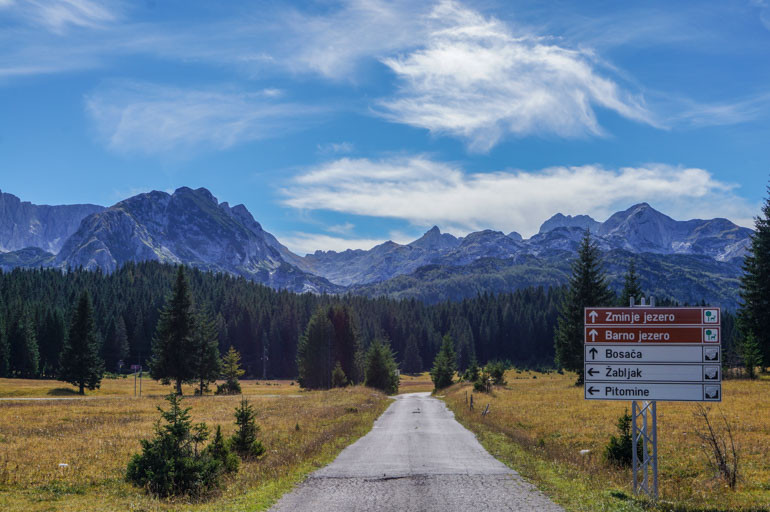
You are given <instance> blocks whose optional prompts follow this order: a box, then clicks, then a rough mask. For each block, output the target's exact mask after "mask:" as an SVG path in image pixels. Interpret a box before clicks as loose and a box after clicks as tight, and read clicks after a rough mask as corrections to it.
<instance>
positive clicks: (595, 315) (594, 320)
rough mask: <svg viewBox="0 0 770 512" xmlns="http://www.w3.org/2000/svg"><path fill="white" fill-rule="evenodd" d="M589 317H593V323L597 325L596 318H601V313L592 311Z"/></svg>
mask: <svg viewBox="0 0 770 512" xmlns="http://www.w3.org/2000/svg"><path fill="white" fill-rule="evenodd" d="M588 316H589V317H591V323H595V322H596V317H597V316H599V313H597V312H596V311H591V312H590V313H588Z"/></svg>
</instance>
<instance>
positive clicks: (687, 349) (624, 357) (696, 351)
mask: <svg viewBox="0 0 770 512" xmlns="http://www.w3.org/2000/svg"><path fill="white" fill-rule="evenodd" d="M720 352H721V350H720V348H719V346H717V345H715V346H703V345H701V344H692V343H691V344H687V345H672V344H662V345H652V344H647V343H627V344H613V345H605V344H602V345H598V344H597V345H590V344H586V345H585V362H586V363H719V362H721V357H720V356H721V354H720Z"/></svg>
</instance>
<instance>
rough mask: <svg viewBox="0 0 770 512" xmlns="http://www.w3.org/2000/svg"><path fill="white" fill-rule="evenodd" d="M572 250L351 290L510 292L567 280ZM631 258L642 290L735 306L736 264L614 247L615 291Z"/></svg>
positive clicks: (372, 293) (430, 298) (429, 269)
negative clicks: (630, 250) (639, 252)
mask: <svg viewBox="0 0 770 512" xmlns="http://www.w3.org/2000/svg"><path fill="white" fill-rule="evenodd" d="M572 259H574V253H572V252H570V251H562V252H559V251H553V252H551V253H550V254H549V255H548V256H547V257H537V256H533V255H527V254H525V255H520V256H517V257H515V258H509V259H497V258H484V259H479V260H476V261H474V262H473V263H471V264H469V265H465V266H451V265H430V266H426V267H422V268H420V269H418V270H417V271H415V272H413V273H411V274H408V275H401V276H398V277H394V278H392V279H389V280H387V281H382V282H379V283H372V284H368V285H360V286H355V287H353V288H352V291H353V292H354V293H359V294H362V295H366V296H369V297H376V296H380V295H386V296H388V297H391V298H404V299H406V298H414V299H418V300H421V301H424V302H427V303H435V302H439V301H443V300H462V299H466V298H471V297H474V296H476V295H477V294H479V293H499V292H508V291H511V290H514V289H517V288H523V287H527V286H545V287H550V286H559V285H562V284H565V283H566V282H567V279H568V278H569V275H570V272H571V268H570V263H571V261H572ZM632 259H633V260H634V261H635V262H636V265H637V270H638V272H639V275H640V280H641V284H642V289H643V290H644V291H645V292H646V293H647V294H649V295H653V296H656V297H658V298H671V299H674V300H677V301H680V302H682V303H685V302H687V303H698V302H700V301H701V300H705V301H706V302H707V303H710V304H719V305H722V306H723V307H726V308H729V309H735V308H736V307H737V305H738V293H737V291H738V280H739V276H740V275H741V268H740V264H739V262H737V261H734V262H721V261H716V260H714V259H713V258H709V257H707V256H699V255H661V254H651V253H646V254H634V253H631V252H628V251H624V250H622V249H614V250H612V251H609V252H605V253H603V255H602V264H603V267H604V269H605V271H606V272H607V274H608V277H609V280H610V284H611V286H612V287H613V288H614V289H615V290H616V291H619V290H620V289H621V288H622V286H623V277H624V274H625V272H626V271H627V269H628V264H629V263H630V261H631V260H632Z"/></svg>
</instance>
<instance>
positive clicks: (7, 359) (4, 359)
mask: <svg viewBox="0 0 770 512" xmlns="http://www.w3.org/2000/svg"><path fill="white" fill-rule="evenodd" d="M0 306H2V304H0ZM0 312H2V308H0ZM10 369H11V347H10V346H9V345H8V336H7V334H6V330H5V323H4V321H3V315H2V314H0V377H8V376H9V374H10V373H9V372H10Z"/></svg>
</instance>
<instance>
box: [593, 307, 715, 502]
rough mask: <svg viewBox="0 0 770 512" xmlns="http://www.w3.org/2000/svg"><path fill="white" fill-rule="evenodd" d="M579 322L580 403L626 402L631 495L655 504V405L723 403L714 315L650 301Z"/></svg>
mask: <svg viewBox="0 0 770 512" xmlns="http://www.w3.org/2000/svg"><path fill="white" fill-rule="evenodd" d="M584 321H585V333H584V334H585V390H584V396H585V399H586V400H631V401H632V404H631V411H632V428H633V447H632V449H633V459H634V460H633V470H634V471H633V472H634V492H639V491H640V490H641V491H644V492H647V493H648V494H649V495H650V496H652V497H653V498H657V495H658V471H657V468H658V440H657V435H658V434H657V403H656V402H657V401H658V400H662V401H677V402H680V401H686V402H720V401H721V400H722V368H721V362H722V354H721V347H720V342H721V332H720V331H721V327H720V322H721V312H720V309H719V308H713V307H694V308H656V307H655V302H654V299H652V298H651V300H650V305H649V306H646V305H645V304H644V299H642V305H641V306H636V307H635V306H634V305H633V300H632V302H631V306H630V307H628V308H585V318H584ZM650 427H651V429H650ZM639 442H641V443H642V444H643V448H642V450H641V454H642V457H641V458H642V460H641V461H640V460H639V457H638V452H637V445H638V443H639ZM650 470H651V471H652V487H651V486H650V479H649V475H648V473H649V472H650ZM640 473H641V478H640Z"/></svg>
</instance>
